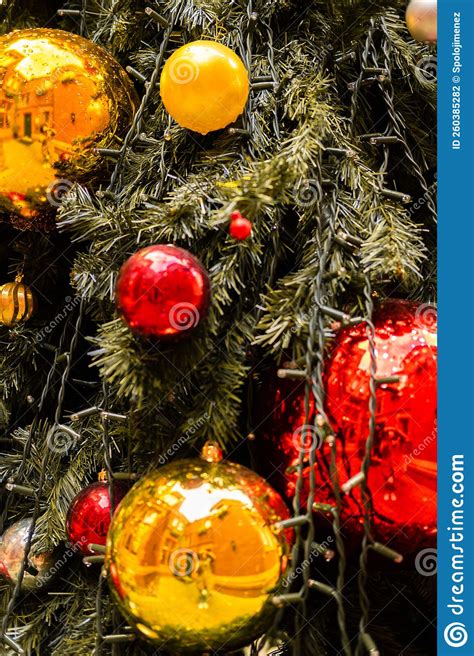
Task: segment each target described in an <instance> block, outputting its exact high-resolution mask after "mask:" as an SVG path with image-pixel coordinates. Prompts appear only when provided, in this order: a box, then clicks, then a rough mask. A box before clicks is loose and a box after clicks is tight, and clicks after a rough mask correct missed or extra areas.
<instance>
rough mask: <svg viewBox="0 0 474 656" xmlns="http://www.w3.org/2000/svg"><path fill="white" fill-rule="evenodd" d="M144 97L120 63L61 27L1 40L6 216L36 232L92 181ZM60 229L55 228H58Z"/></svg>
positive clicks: (0, 147) (1, 193) (0, 163)
mask: <svg viewBox="0 0 474 656" xmlns="http://www.w3.org/2000/svg"><path fill="white" fill-rule="evenodd" d="M137 106H138V97H137V95H136V92H135V89H134V87H133V84H132V82H131V80H130V79H129V77H128V76H127V74H126V73H125V71H124V70H123V68H122V67H121V66H120V65H119V63H118V62H117V61H116V60H115V59H114V58H113V57H112V56H111V55H110V54H109V53H108V52H107V51H106V50H104V48H102V47H100V46H98V45H97V44H95V43H92V42H91V41H89V40H87V39H85V38H83V37H81V36H78V35H76V34H71V33H69V32H65V31H62V30H53V29H43V28H34V29H25V30H15V31H14V32H10V33H9V34H5V35H3V36H1V37H0V215H3V217H5V218H8V219H9V220H11V221H13V222H14V223H15V225H16V226H17V227H22V228H30V229H31V228H36V227H40V226H41V224H42V222H46V219H45V218H44V217H46V216H48V217H49V216H52V217H53V218H54V215H55V213H56V210H57V208H58V207H59V205H60V204H61V200H62V197H63V195H64V193H66V192H67V191H68V190H70V189H71V187H72V186H73V184H74V182H76V181H77V182H89V181H90V180H91V179H92V178H93V177H94V176H96V175H97V174H98V172H99V169H100V168H101V166H102V165H103V160H102V159H101V158H100V156H99V155H98V154H97V152H96V150H95V149H96V148H98V147H101V148H114V147H118V145H119V144H120V141H119V140H120V138H121V137H123V136H124V134H125V132H126V131H127V130H128V128H129V126H130V125H131V122H132V120H133V115H134V113H135V109H136V107H137ZM53 225H54V223H53Z"/></svg>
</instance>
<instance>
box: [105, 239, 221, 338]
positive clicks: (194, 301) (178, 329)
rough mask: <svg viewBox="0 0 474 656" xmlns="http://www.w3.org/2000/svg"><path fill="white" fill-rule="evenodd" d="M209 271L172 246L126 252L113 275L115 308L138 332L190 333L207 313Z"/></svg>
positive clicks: (162, 335)
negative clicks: (126, 255)
mask: <svg viewBox="0 0 474 656" xmlns="http://www.w3.org/2000/svg"><path fill="white" fill-rule="evenodd" d="M209 302H210V285H209V277H208V275H207V272H206V270H205V269H204V267H203V266H202V265H201V264H200V262H199V261H198V260H197V259H196V258H195V257H194V256H193V255H191V253H188V251H185V250H184V249H182V248H177V247H176V246H163V245H156V246H149V247H148V248H143V249H142V250H140V251H138V252H137V253H135V254H134V255H132V257H130V258H129V259H128V260H127V261H126V262H125V264H124V265H123V266H122V269H121V271H120V274H119V278H118V281H117V294H116V303H117V309H118V311H119V312H120V313H121V315H122V317H123V319H124V320H125V322H126V323H127V325H128V326H129V328H130V329H131V330H132V331H133V332H134V333H136V334H137V335H142V336H144V337H154V338H158V339H170V338H176V337H180V336H183V335H186V334H189V332H190V331H192V330H193V329H194V328H196V326H197V325H198V324H199V322H200V321H201V320H202V319H203V318H204V317H205V315H206V313H207V310H208V307H209Z"/></svg>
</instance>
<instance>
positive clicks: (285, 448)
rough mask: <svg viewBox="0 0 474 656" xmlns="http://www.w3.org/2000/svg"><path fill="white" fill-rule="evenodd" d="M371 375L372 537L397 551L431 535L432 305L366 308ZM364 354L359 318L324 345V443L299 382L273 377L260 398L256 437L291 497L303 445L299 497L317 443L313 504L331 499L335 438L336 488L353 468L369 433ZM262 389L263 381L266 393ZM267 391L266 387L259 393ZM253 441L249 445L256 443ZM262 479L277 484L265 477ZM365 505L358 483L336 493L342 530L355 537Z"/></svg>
mask: <svg viewBox="0 0 474 656" xmlns="http://www.w3.org/2000/svg"><path fill="white" fill-rule="evenodd" d="M373 321H374V326H375V348H376V361H377V378H379V379H380V378H382V379H387V378H392V381H391V382H390V381H389V382H386V383H383V384H380V385H378V386H377V411H376V429H375V439H374V445H373V449H372V457H371V463H370V469H369V474H368V481H367V482H368V490H369V494H370V498H371V502H372V511H371V512H372V519H373V526H374V534H375V537H376V538H377V539H379V540H381V541H384V542H385V543H387V544H389V545H391V546H392V547H394V548H399V549H401V550H403V551H404V552H405V553H406V552H407V551H410V552H412V551H414V550H416V549H419V548H420V546H422V545H424V544H432V543H434V541H435V536H436V526H437V522H436V514H437V513H436V511H437V503H436V483H437V462H436V406H437V403H436V400H437V395H436V376H437V339H436V314H435V310H434V309H433V308H432V307H431V306H417V305H416V304H413V303H409V302H405V301H387V302H386V303H384V304H383V305H382V306H381V307H380V308H379V309H378V310H377V311H376V312H375V314H374V318H373ZM369 383H370V352H369V343H368V339H367V332H366V324H359V325H357V326H352V327H349V328H345V329H342V330H341V331H339V333H338V334H337V336H336V338H335V340H334V341H333V343H332V344H331V345H330V347H329V349H328V357H327V361H326V367H325V388H326V413H327V415H328V417H329V420H330V422H331V426H332V429H333V430H331V429H330V428H329V427H327V426H323V434H324V435H325V436H326V439H323V440H321V439H320V435H319V434H318V433H317V432H316V431H315V430H314V428H312V427H311V425H313V426H314V424H315V423H321V416H320V415H319V413H318V412H317V409H315V408H314V404H311V408H310V417H309V420H306V414H305V408H304V392H305V385H304V384H301V383H294V382H290V381H286V380H282V381H278V380H276V379H274V380H273V381H272V385H271V386H270V387H271V392H270V396H269V397H268V396H267V402H266V403H260V405H261V406H262V410H263V416H264V415H265V413H268V415H269V416H268V419H265V418H264V419H263V423H262V425H261V428H260V431H259V433H258V435H257V438H258V440H262V441H263V448H264V449H265V452H266V453H269V451H270V449H269V447H268V443H269V442H271V449H272V453H271V455H270V458H269V460H270V463H269V470H270V468H271V469H272V470H273V471H274V472H275V471H277V472H279V473H278V474H277V475H278V476H279V477H280V481H279V484H280V489H281V487H283V488H284V491H285V493H286V495H287V496H288V497H292V496H294V492H295V489H296V481H297V472H296V466H297V464H298V460H299V455H300V451H301V449H303V450H304V461H305V469H304V478H305V482H304V486H303V493H302V497H303V502H304V500H305V498H306V496H307V492H308V481H309V472H310V469H309V466H308V455H309V450H310V447H311V445H312V444H313V443H315V444H316V465H315V468H314V472H315V478H316V499H315V500H316V501H317V502H319V503H323V504H332V505H334V503H335V495H334V491H333V485H332V481H331V475H330V462H331V441H332V438H331V436H332V434H334V439H335V448H336V468H337V474H338V476H339V483H340V485H343V484H344V483H345V482H347V481H348V480H349V479H351V478H352V477H353V476H355V475H356V474H358V473H359V472H360V471H361V466H362V460H363V456H364V450H365V443H366V439H367V436H368V430H369V417H370V415H369V398H370V387H369ZM268 389H269V386H268V385H266V390H268ZM267 394H268V392H267ZM258 440H257V441H258ZM270 483H273V484H274V485H275V486H278V483H277V481H276V480H275V478H274V477H272V478H270ZM363 516H364V508H363V503H362V497H361V492H360V488H359V487H355V488H354V489H353V490H352V491H351V492H350V493H348V494H346V495H343V502H342V523H341V525H342V532H343V534H345V535H346V536H356V535H357V534H358V533H359V531H358V527H359V528H360V527H361V525H362V522H363Z"/></svg>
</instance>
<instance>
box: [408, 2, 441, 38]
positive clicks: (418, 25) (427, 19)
mask: <svg viewBox="0 0 474 656" xmlns="http://www.w3.org/2000/svg"><path fill="white" fill-rule="evenodd" d="M437 20H438V9H437V1H436V0H411V1H410V4H409V5H408V8H407V13H406V22H407V27H408V31H409V32H410V34H411V35H412V37H413V38H414V39H416V40H417V41H422V42H427V43H436V40H437V32H438V28H437Z"/></svg>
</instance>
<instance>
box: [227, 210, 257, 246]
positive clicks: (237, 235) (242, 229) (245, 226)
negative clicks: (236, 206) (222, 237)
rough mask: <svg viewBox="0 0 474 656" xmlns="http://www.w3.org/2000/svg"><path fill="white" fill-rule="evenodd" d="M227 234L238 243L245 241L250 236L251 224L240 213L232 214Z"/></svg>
mask: <svg viewBox="0 0 474 656" xmlns="http://www.w3.org/2000/svg"><path fill="white" fill-rule="evenodd" d="M229 234H230V236H231V237H233V238H234V239H238V240H239V241H240V240H243V239H247V238H248V237H250V235H251V234H252V224H251V222H250V221H249V220H248V219H246V218H245V217H243V216H242V214H241V213H240V212H232V214H231V215H230V226H229Z"/></svg>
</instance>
